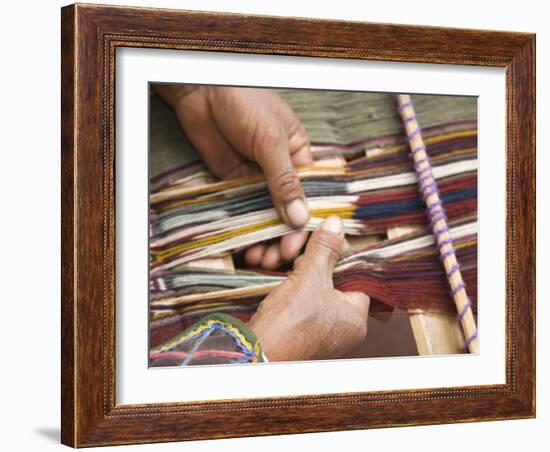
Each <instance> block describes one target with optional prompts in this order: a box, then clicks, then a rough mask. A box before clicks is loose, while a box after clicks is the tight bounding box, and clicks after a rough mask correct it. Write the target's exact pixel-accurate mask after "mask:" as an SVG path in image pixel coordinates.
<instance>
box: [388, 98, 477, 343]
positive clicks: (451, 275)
mask: <svg viewBox="0 0 550 452" xmlns="http://www.w3.org/2000/svg"><path fill="white" fill-rule="evenodd" d="M396 97H397V104H398V106H399V113H400V114H401V118H402V120H403V123H404V124H405V130H406V132H407V138H408V140H409V146H410V148H411V155H412V156H413V159H414V166H415V170H416V172H417V174H418V184H419V187H420V190H421V192H422V194H423V197H424V200H425V202H426V205H427V207H428V210H429V212H430V219H431V225H432V230H433V232H434V235H435V237H436V241H437V244H438V247H439V252H440V255H441V259H442V261H443V265H444V267H445V271H446V272H447V279H448V281H449V285H450V286H451V293H452V296H453V299H454V302H455V304H456V307H457V310H458V320H459V322H460V324H461V326H462V329H463V331H464V336H465V347H467V348H468V350H469V351H470V352H471V353H477V352H478V331H477V325H476V321H475V318H474V314H473V312H472V309H471V301H470V299H469V298H468V295H467V294H466V285H465V284H464V280H463V279H462V275H461V272H460V266H459V264H458V262H457V260H456V255H455V252H454V247H453V243H452V239H451V236H450V234H449V228H448V226H447V221H446V217H445V212H444V209H443V206H442V203H441V199H440V197H439V192H438V190H437V183H436V181H435V179H434V177H433V174H432V167H431V164H430V162H429V157H428V154H427V152H426V146H425V144H424V141H423V139H422V133H421V131H420V126H419V124H418V121H417V119H416V115H415V111H414V107H413V103H412V99H411V97H410V96H409V95H406V94H399V95H397V96H396Z"/></svg>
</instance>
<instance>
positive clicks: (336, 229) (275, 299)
mask: <svg viewBox="0 0 550 452" xmlns="http://www.w3.org/2000/svg"><path fill="white" fill-rule="evenodd" d="M343 246H344V235H343V225H342V221H341V220H340V218H339V217H335V216H333V217H329V218H328V219H327V220H325V222H324V223H323V224H322V226H321V228H320V229H318V230H316V231H315V232H313V234H312V235H311V238H310V239H309V242H308V244H307V246H306V250H305V253H304V255H303V256H300V257H299V258H298V259H297V260H296V261H295V263H294V271H293V272H292V273H291V274H290V275H289V276H288V278H287V279H286V280H285V282H283V283H282V284H281V285H280V286H278V287H277V288H276V289H275V290H273V291H272V292H271V293H270V294H269V295H268V296H267V297H266V298H265V300H263V301H262V302H261V303H260V306H259V308H258V310H257V311H256V313H255V314H254V316H253V317H252V319H251V320H250V322H249V326H250V328H251V329H252V331H254V333H255V334H256V336H257V338H258V340H259V342H260V345H261V346H262V350H263V352H264V354H265V355H266V357H267V358H268V360H269V361H293V360H307V359H332V358H338V357H340V356H342V355H343V354H344V353H345V352H347V351H348V350H350V349H352V348H353V347H355V346H356V345H358V344H360V343H361V342H362V341H363V340H364V339H365V336H366V334H367V317H368V311H369V305H370V299H369V297H368V296H367V295H365V294H363V293H360V292H340V291H339V290H336V289H334V286H333V282H332V272H333V269H334V266H335V264H336V262H337V260H338V258H339V257H340V253H341V251H342V248H343Z"/></svg>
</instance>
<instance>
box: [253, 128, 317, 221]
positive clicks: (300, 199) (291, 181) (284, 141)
mask: <svg viewBox="0 0 550 452" xmlns="http://www.w3.org/2000/svg"><path fill="white" fill-rule="evenodd" d="M254 157H255V160H256V162H257V163H258V164H259V165H260V167H261V168H262V170H263V173H264V175H265V178H266V181H267V186H268V188H269V192H270V194H271V199H272V200H273V205H274V206H275V209H276V210H277V213H278V214H279V217H280V218H281V219H282V220H283V221H284V222H285V223H286V224H288V225H289V226H293V227H295V228H301V227H303V226H305V225H306V223H307V221H308V219H309V209H308V207H307V203H306V200H305V196H304V192H303V190H302V186H301V184H300V179H298V175H297V174H296V171H295V170H294V165H293V164H292V159H291V156H290V151H289V142H288V134H286V133H285V132H284V129H282V128H281V130H280V133H277V132H275V131H274V130H270V131H268V130H265V131H263V136H262V139H260V140H256V149H255V150H254Z"/></svg>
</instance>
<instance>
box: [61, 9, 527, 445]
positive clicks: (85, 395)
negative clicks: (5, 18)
mask: <svg viewBox="0 0 550 452" xmlns="http://www.w3.org/2000/svg"><path fill="white" fill-rule="evenodd" d="M61 32H62V150H61V153H62V331H61V332H62V350H61V352H62V355H61V356H62V359H61V375H62V380H61V385H62V430H61V436H62V442H63V443H64V444H67V445H70V446H73V447H83V446H98V445H110V444H130V443H148V442H160V441H180V440H195V439H207V438H225V437H236V436H253V435H271V434H284V433H301V432H319V431H335V430H349V429H364V428H376V427H390V426H403V425H423V424H441V423H450V422H468V421H483V420H499V419H518V418H529V417H534V416H535V331H534V330H535V35H533V34H528V33H509V32H494V31H481V30H463V29H448V28H436V27H418V26H408V25H388V24H373V23H358V22H357V23H356V22H338V21H329V20H311V19H298V18H279V17H262V16H247V15H237V14H218V13H203V12H188V11H176V10H162V9H146V8H126V7H109V6H93V5H78V4H77V5H71V6H67V7H64V8H63V9H62V29H61ZM119 47H147V48H163V49H185V50H202V51H205V50H207V51H223V52H237V53H255V54H276V55H298V56H314V57H329V58H352V59H367V60H382V61H395V62H418V63H439V64H461V65H474V66H493V67H502V68H505V69H506V117H507V119H506V196H507V198H506V383H505V384H502V385H487V386H470V387H452V388H438V389H430V388H423V389H417V390H400V391H379V392H361V393H343V394H324V395H323V394H321V395H315V396H298V397H273V398H262V399H242V400H223V401H209V402H176V401H174V403H165V404H147V405H117V404H116V403H115V368H116V362H115V316H116V312H115V248H114V244H115V177H116V175H115V165H114V161H115V133H114V131H115V123H114V121H115V105H114V102H115V96H114V87H115V65H116V58H115V51H116V49H117V48H119Z"/></svg>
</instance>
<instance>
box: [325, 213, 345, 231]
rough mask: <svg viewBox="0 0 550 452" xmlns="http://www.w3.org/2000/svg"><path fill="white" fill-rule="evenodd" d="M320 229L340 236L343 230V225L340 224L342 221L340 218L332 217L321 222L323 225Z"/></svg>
mask: <svg viewBox="0 0 550 452" xmlns="http://www.w3.org/2000/svg"><path fill="white" fill-rule="evenodd" d="M321 229H322V230H323V231H329V232H334V233H335V234H341V233H342V231H343V230H344V223H342V220H341V219H340V217H337V216H336V215H332V216H330V217H328V218H327V219H326V220H325V221H323V224H322V225H321Z"/></svg>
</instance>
